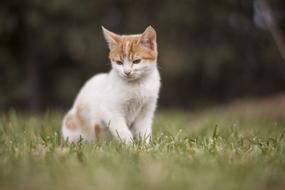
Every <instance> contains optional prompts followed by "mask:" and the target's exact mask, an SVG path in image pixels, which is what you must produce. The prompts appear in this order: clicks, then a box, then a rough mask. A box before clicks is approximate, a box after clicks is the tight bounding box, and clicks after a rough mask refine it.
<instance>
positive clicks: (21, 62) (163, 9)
mask: <svg viewBox="0 0 285 190" xmlns="http://www.w3.org/2000/svg"><path fill="white" fill-rule="evenodd" d="M101 25H103V26H105V27H106V28H107V29H109V30H111V31H114V32H116V33H119V34H122V33H125V34H133V33H141V32H143V31H144V29H145V28H146V27H147V26H148V25H152V26H153V27H154V28H155V29H156V31H157V33H158V47H159V67H160V72H161V75H162V84H163V85H162V90H161V96H160V100H159V101H160V102H159V108H170V107H171V108H177V107H179V108H183V109H194V108H197V107H201V106H210V105H216V104H221V103H227V102H229V101H232V100H235V99H240V98H247V97H254V98H258V97H265V96H271V95H274V94H280V93H282V92H284V90H285V44H284V37H283V33H284V31H285V1H284V0H272V1H266V0H238V1H237V0H216V1H213V0H204V1H199V0H181V1H175V2H174V1H173V0H164V1H153V0H145V1H134V0H104V1H99V0H97V1H96V0H93V1H87V0H80V1H79V0H49V1H39V0H25V1H21V0H9V1H8V0H6V1H1V2H0V111H5V110H8V109H11V108H15V109H17V110H25V111H32V112H39V111H44V110H46V109H49V108H55V109H60V110H65V109H67V108H68V107H70V106H71V105H72V103H73V100H74V98H75V96H76V94H77V92H78V91H79V89H80V87H81V86H82V85H83V84H84V82H85V81H86V80H87V79H88V78H90V77H91V76H92V75H94V74H96V73H99V72H107V71H108V70H109V69H110V65H109V61H108V58H107V56H108V48H107V45H106V43H105V41H104V39H103V36H102V32H101Z"/></svg>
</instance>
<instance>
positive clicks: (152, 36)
mask: <svg viewBox="0 0 285 190" xmlns="http://www.w3.org/2000/svg"><path fill="white" fill-rule="evenodd" d="M141 44H142V45H143V46H144V47H146V48H149V49H151V50H156V31H155V30H154V28H153V27H152V26H148V27H147V28H146V29H145V31H144V32H143V33H142V36H141Z"/></svg>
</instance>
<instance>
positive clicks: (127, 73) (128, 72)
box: [124, 70, 132, 76]
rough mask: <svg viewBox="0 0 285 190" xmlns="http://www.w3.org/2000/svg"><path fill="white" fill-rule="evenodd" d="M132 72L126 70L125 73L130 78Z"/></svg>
mask: <svg viewBox="0 0 285 190" xmlns="http://www.w3.org/2000/svg"><path fill="white" fill-rule="evenodd" d="M131 72H132V71H131V70H124V73H125V74H126V75H127V76H129V75H130V74H131Z"/></svg>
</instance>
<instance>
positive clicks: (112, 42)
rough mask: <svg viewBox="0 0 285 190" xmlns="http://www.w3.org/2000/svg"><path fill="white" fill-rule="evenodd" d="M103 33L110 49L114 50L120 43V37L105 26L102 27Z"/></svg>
mask: <svg viewBox="0 0 285 190" xmlns="http://www.w3.org/2000/svg"><path fill="white" fill-rule="evenodd" d="M102 31H103V34H104V37H105V39H106V41H107V43H108V45H109V48H110V49H112V48H114V47H115V46H116V45H117V44H118V43H119V42H120V40H121V37H120V35H118V34H115V33H114V32H111V31H109V30H107V29H106V28H104V26H102Z"/></svg>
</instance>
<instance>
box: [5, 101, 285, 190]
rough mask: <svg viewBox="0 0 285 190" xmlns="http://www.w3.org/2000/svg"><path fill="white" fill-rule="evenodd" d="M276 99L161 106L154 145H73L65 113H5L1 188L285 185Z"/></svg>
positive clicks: (284, 114) (283, 127) (282, 112)
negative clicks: (65, 136) (65, 130)
mask: <svg viewBox="0 0 285 190" xmlns="http://www.w3.org/2000/svg"><path fill="white" fill-rule="evenodd" d="M274 101H275V100H273V101H272V100H266V101H262V102H258V101H257V102H252V101H250V102H237V103H234V104H231V105H230V106H223V107H220V108H213V109H211V110H204V111H196V112H183V111H181V110H180V111H179V110H178V111H177V110H176V111H175V110H172V111H163V112H159V113H158V114H157V116H156V119H155V122H154V138H153V142H152V143H151V145H150V146H148V147H146V146H144V145H140V144H139V143H138V144H136V145H134V146H132V147H126V146H124V145H121V144H119V143H117V142H115V141H111V142H104V140H99V141H98V142H96V143H93V144H84V143H80V142H79V143H76V144H71V145H66V144H63V143H61V138H60V130H59V125H60V120H61V117H62V115H61V114H56V113H51V112H50V113H46V114H45V115H44V116H41V117H31V116H28V115H21V114H18V113H15V112H9V113H6V114H2V115H1V119H0V189H1V190H4V189H69V190H71V189H116V190H128V189H166V190H167V189H219V190H223V189H225V190H226V189H237V190H240V189H250V190H252V189H258V190H262V189H280V190H281V189H285V104H283V103H284V102H281V103H280V101H277V103H276V101H275V102H274ZM272 102H273V103H272Z"/></svg>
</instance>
